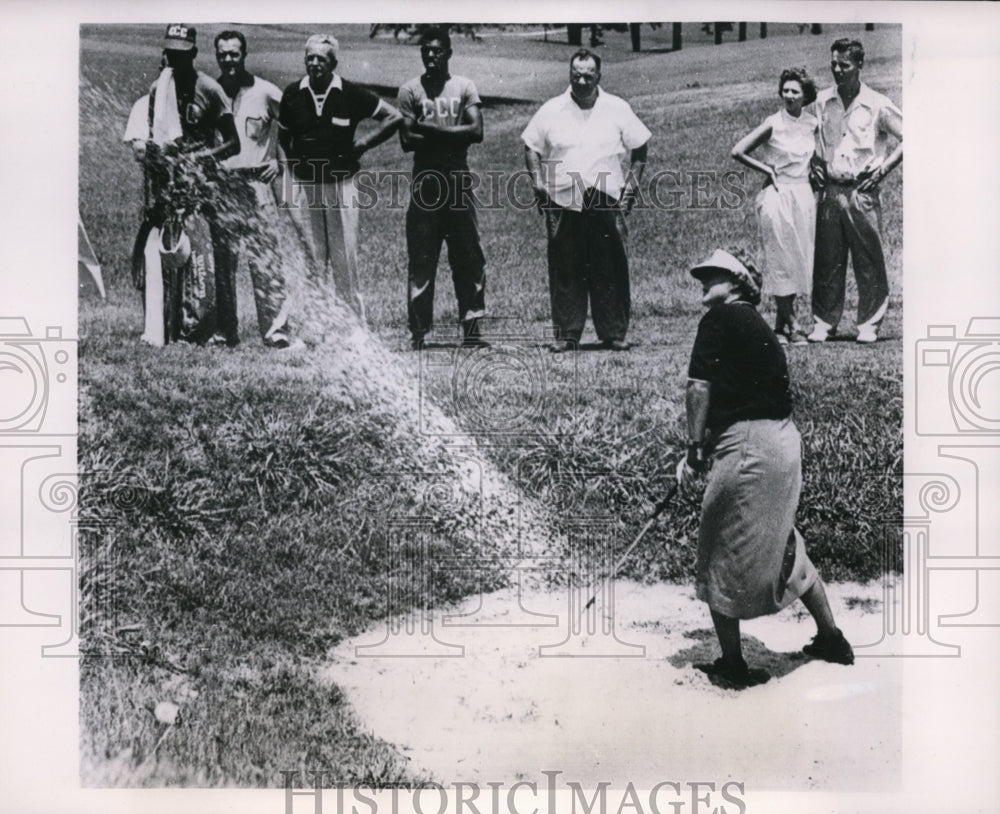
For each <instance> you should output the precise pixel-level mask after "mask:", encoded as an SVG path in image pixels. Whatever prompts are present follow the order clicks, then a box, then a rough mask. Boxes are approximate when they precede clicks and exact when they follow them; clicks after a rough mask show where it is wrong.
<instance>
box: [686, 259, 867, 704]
mask: <svg viewBox="0 0 1000 814" xmlns="http://www.w3.org/2000/svg"><path fill="white" fill-rule="evenodd" d="M691 275H692V276H693V277H695V278H696V279H697V280H699V281H700V282H701V285H702V291H703V295H702V304H703V305H704V306H706V307H707V308H708V312H707V313H706V314H705V315H704V316H703V317H702V319H701V322H700V323H699V324H698V334H697V336H696V338H695V341H694V347H693V348H692V350H691V362H690V366H689V368H688V383H687V394H686V398H685V401H686V405H687V432H688V451H687V456H686V457H685V458H682V459H681V460H680V461H679V462H678V466H677V473H676V474H677V482H678V484H679V485H680V486H682V487H689V486H690V484H691V482H692V481H693V480H694V478H695V475H696V474H697V473H699V472H702V471H704V470H705V469H707V468H708V464H709V462H711V469H710V471H709V473H708V481H707V485H706V489H705V496H704V499H703V501H702V507H701V523H700V526H699V529H698V560H697V576H696V583H695V587H696V592H697V595H698V598H699V599H702V600H704V601H705V602H707V603H708V606H709V609H710V610H711V613H712V622H713V624H714V625H715V632H716V635H717V636H718V637H719V645H720V646H721V648H722V657H721V658H719V659H716V661H715V662H714V663H713V664H706V665H697V666H698V667H699V669H701V670H703V671H704V672H706V673H708V674H709V675H712V676H716V677H718V678H719V679H721V680H722V683H724V684H726V685H728V686H731V687H733V688H743V687H748V686H752V685H754V684H761V683H763V682H765V681H767V680H768V679H769V678H770V676H769V675H768V674H767V672H766V671H764V670H761V669H754V670H751V669H750V668H749V667H748V666H747V663H746V661H744V659H743V652H742V647H741V645H740V619H752V618H754V617H756V616H763V615H765V614H769V613H776V612H777V611H779V610H781V609H782V608H784V607H785V606H786V605H790V604H791V603H792V602H794V601H795V600H796V599H801V600H802V602H803V604H804V605H805V606H806V608H807V609H808V610H809V612H810V613H811V614H812V616H813V619H815V621H816V626H817V628H818V633H817V635H816V636H815V637H814V638H813V640H812V643H811V644H807V645H806V646H805V647H804V648H802V649H803V651H804V652H805V653H806V655H808V656H812V657H813V658H819V659H824V660H826V661H831V662H836V663H838V664H852V663H853V662H854V653H853V651H852V650H851V645H850V644H848V642H847V639H845V638H844V635H843V634H842V633H841V632H840V630H839V628H838V627H837V625H836V623H835V622H834V619H833V614H832V612H831V610H830V604H829V602H828V601H827V598H826V591H825V590H824V588H823V582H822V581H821V580H820V578H819V574H818V573H817V572H816V568H815V567H814V566H813V564H812V562H810V560H809V557H808V556H807V554H806V549H805V544H804V542H803V539H802V536H801V535H800V534H799V532H798V530H797V529H796V528H795V511H796V509H797V507H798V503H799V491H800V489H801V486H802V453H801V439H800V437H799V432H798V430H797V429H796V427H795V424H794V423H793V422H792V419H791V413H792V401H791V392H790V389H789V379H788V364H787V362H786V360H785V354H784V352H783V351H782V350H781V348H780V347H779V345H778V339H777V337H776V336H775V334H774V331H772V330H771V329H770V328H769V327H768V326H767V323H766V322H765V321H764V319H763V317H761V315H760V314H759V313H757V309H756V308H755V306H756V305H757V304H759V303H760V289H761V275H760V272H759V271H757V269H756V268H755V267H754V264H753V262H752V261H751V259H750V257H749V256H748V255H747V254H746V253H745V252H743V251H741V250H740V249H731V250H730V251H723V250H721V249H718V250H716V251H715V252H713V254H712V255H711V257H709V258H708V259H707V260H705V261H704V262H702V263H699V264H698V265H697V266H695V267H694V268H693V269H691ZM709 458H710V461H709Z"/></svg>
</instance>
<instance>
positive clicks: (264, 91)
mask: <svg viewBox="0 0 1000 814" xmlns="http://www.w3.org/2000/svg"><path fill="white" fill-rule="evenodd" d="M246 58H247V41H246V37H245V36H244V35H243V34H242V33H241V32H239V31H222V32H221V33H219V34H218V35H217V36H216V38H215V60H216V62H217V63H218V65H219V71H220V72H221V74H220V76H219V84H220V85H222V89H223V90H224V91H225V92H226V95H227V96H228V97H229V99H230V101H231V102H232V106H233V117H234V118H235V120H236V131H237V133H239V136H240V151H239V153H238V154H237V155H234V156H233V157H231V158H228V159H226V160H225V161H224V162H223V163H222V165H223V167H225V168H226V169H227V170H230V171H231V173H232V175H230V177H229V179H228V183H227V184H226V187H227V188H226V194H225V195H223V196H220V197H221V198H222V200H220V202H219V208H220V209H221V210H223V211H224V213H225V215H224V225H225V227H226V237H227V238H228V239H226V240H224V241H223V242H222V245H221V246H219V247H217V248H216V255H215V256H216V261H215V262H216V264H217V265H221V266H222V267H223V268H222V269H221V270H220V271H222V272H224V276H225V278H226V279H227V280H228V281H229V282H230V284H231V285H232V286H233V302H234V304H235V279H236V267H237V265H238V263H239V245H240V242H241V238H242V243H243V245H244V247H245V248H246V250H247V265H248V266H249V268H250V279H251V281H252V283H253V293H254V300H255V302H256V305H257V324H258V327H259V329H260V335H261V337H262V338H263V340H264V345H265V346H267V347H271V348H277V349H284V348H291V347H301V346H302V342H301V340H296V339H293V338H292V336H291V334H290V329H289V318H288V302H287V292H286V290H285V278H284V274H283V273H282V266H281V258H280V257H279V255H278V243H277V234H276V229H277V219H278V209H277V204H276V201H275V197H274V192H273V191H272V189H271V182H272V181H274V179H275V178H276V177H277V176H278V168H279V164H278V154H277V145H278V126H277V125H278V111H279V108H280V106H281V91H280V90H278V88H277V87H276V86H275V85H273V84H271V83H270V82H268V81H267V80H265V79H261V78H260V77H259V76H254V75H253V74H252V73H250V72H249V71H247V69H246ZM234 318H235V315H234Z"/></svg>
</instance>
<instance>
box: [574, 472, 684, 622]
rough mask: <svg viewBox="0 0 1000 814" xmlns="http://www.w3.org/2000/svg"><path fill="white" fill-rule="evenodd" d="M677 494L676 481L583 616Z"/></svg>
mask: <svg viewBox="0 0 1000 814" xmlns="http://www.w3.org/2000/svg"><path fill="white" fill-rule="evenodd" d="M676 494H677V481H674V482H673V484H672V485H671V486H670V489H669V491H668V492H667V495H666V497H664V498H663V500H661V501H660V502H659V503H657V504H656V506H655V507H654V508H653V513H652V514H651V515H650V516H649V517H648V518H647V520H646V523H645V525H644V526H643V527H642V530H641V531H640V532H639V533H638V534H637V535H636V538H635V539H634V540H633V541H632V544H631V545H630V546H629V547H628V548H626V549H625V551H624V552H623V553H622V555H621V556H620V557H619V558H618V559H617V560H616V561H615V564H614V565H613V566H612V567H611V573H609V574H608V575H607V576H605V577H603V578H602V579H601V581H600V585H599V586H598V588H597V590H596V591H594V594H593V596H591V597H590V600H589V601H588V602H587V604H586V605H584V606H583V610H582V611H581V612H580V615H581V616H582V615H583V614H584V613H586V611H587V610H588V609H589V608H590V606H591V605H593V604H594V602H595V601H596V600H597V595H598V594H599V593H600V591H601V585H603V583H605V582H606V581H608V580H611V579H614V578H615V577H616V576H617V575H618V569H619V568H621V567H622V566H623V565H624V564H625V561H626V560H627V559H628V558H629V555H630V554H631V553H632V551H633V550H634V549H635V547H636V546H637V545H639V543H640V542H642V538H643V537H645V536H646V532H647V531H649V530H650V528H652V526H653V523H655V522H656V518H657V517H659V516H660V515H661V514H662V513H663V510H664V509H666V508H667V506H668V505H669V504H670V501H671V500H673V498H674V495H676Z"/></svg>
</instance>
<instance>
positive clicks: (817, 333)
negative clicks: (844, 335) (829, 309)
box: [806, 319, 833, 342]
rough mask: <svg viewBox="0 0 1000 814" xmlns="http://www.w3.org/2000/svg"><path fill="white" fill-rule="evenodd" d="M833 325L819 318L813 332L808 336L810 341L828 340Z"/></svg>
mask: <svg viewBox="0 0 1000 814" xmlns="http://www.w3.org/2000/svg"><path fill="white" fill-rule="evenodd" d="M832 329H833V326H832V325H827V324H826V323H825V322H823V320H821V319H817V320H816V324H815V325H814V326H813V329H812V333H811V334H809V336H807V337H806V339H807V340H808V341H809V342H826V340H827V339H829V338H830V334H831V332H832Z"/></svg>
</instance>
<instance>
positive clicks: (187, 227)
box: [160, 214, 216, 344]
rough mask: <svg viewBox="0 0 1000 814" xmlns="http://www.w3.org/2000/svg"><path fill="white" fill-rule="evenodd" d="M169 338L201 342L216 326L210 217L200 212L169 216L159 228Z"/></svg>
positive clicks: (170, 340)
mask: <svg viewBox="0 0 1000 814" xmlns="http://www.w3.org/2000/svg"><path fill="white" fill-rule="evenodd" d="M160 263H161V266H162V268H163V325H164V339H165V341H166V342H168V343H169V342H177V341H182V342H195V343H198V344H202V343H204V342H207V341H208V340H209V339H211V338H212V334H214V333H215V327H216V307H215V256H214V254H213V251H212V233H211V230H210V228H209V225H208V221H206V220H205V218H204V217H203V216H201V215H199V214H191V215H187V216H186V217H180V216H178V217H175V218H171V219H169V220H167V222H166V223H164V225H163V229H162V230H161V231H160Z"/></svg>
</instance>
